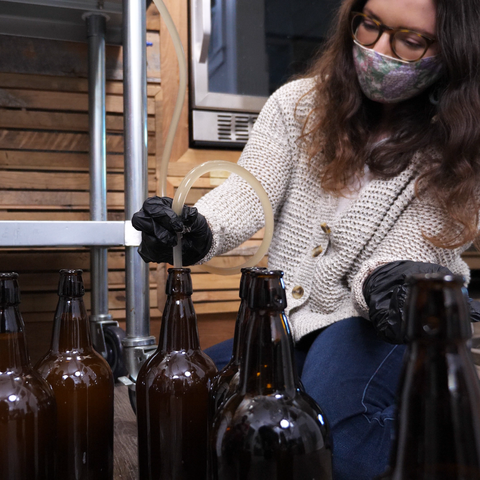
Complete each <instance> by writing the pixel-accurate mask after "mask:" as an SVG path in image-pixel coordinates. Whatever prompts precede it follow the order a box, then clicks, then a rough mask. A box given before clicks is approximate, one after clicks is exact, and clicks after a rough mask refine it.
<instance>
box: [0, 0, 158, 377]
mask: <svg viewBox="0 0 480 480" xmlns="http://www.w3.org/2000/svg"><path fill="white" fill-rule="evenodd" d="M1 3H2V8H1V9H0V34H7V35H18V36H25V37H34V38H48V39H56V40H67V41H83V42H88V64H89V78H88V84H89V130H90V221H18V222H16V221H0V247H32V248H34V247H77V246H83V247H90V251H91V278H92V296H91V298H92V305H91V325H92V334H93V340H94V345H95V347H96V349H97V350H98V351H99V352H101V353H102V354H103V355H104V356H106V344H105V336H104V328H105V327H108V326H112V325H113V326H115V325H116V326H118V323H117V322H115V321H113V320H112V317H111V315H109V313H108V267H107V250H108V247H112V246H125V259H126V260H125V277H126V279H125V288H126V337H125V338H124V339H123V341H122V343H123V346H124V360H125V364H126V367H127V370H128V374H129V376H130V377H131V378H132V379H133V380H134V381H135V380H136V378H137V374H138V371H139V369H140V366H141V365H142V363H143V361H144V360H145V358H146V357H147V356H148V355H149V354H150V353H151V352H152V350H153V349H154V348H155V345H154V343H155V338H154V337H153V336H151V335H150V319H149V310H150V308H149V279H148V273H149V272H148V265H147V264H145V263H144V262H143V261H142V260H141V258H140V256H139V255H138V253H137V250H138V246H139V245H140V240H141V236H140V233H139V232H137V231H136V230H135V229H134V228H133V227H132V225H131V222H130V221H129V220H126V221H124V222H119V221H115V222H113V221H107V201H106V198H107V187H106V124H105V123H106V113H105V83H106V75H105V43H106V42H107V43H111V44H120V43H122V44H123V82H124V138H125V142H124V143H125V152H124V155H125V157H124V159H125V218H126V219H130V218H131V217H132V215H133V214H134V213H135V212H136V211H138V210H139V209H140V208H141V206H142V203H143V201H144V199H145V198H146V197H147V195H148V190H147V175H148V170H147V128H146V125H147V75H146V2H145V1H139V0H123V2H122V0H3V1H2V2H1Z"/></svg>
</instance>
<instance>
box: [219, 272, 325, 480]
mask: <svg viewBox="0 0 480 480" xmlns="http://www.w3.org/2000/svg"><path fill="white" fill-rule="evenodd" d="M251 275H252V288H251V290H250V294H249V298H248V306H249V308H250V309H251V314H250V321H249V327H248V334H247V339H248V340H247V343H246V345H245V349H244V351H243V353H242V360H241V364H240V383H239V388H238V389H237V390H236V392H235V393H234V394H233V395H232V396H231V397H230V399H229V400H228V401H227V402H226V403H224V404H223V405H222V406H221V407H220V410H219V412H218V413H217V415H216V417H215V421H214V424H213V428H212V432H211V438H210V441H211V443H210V445H211V461H212V474H213V478H214V479H215V480H243V479H247V478H248V479H249V480H257V479H258V480H259V479H261V480H290V479H292V480H293V479H295V480H307V479H308V480H331V479H332V471H331V449H330V442H329V438H328V427H327V422H326V419H325V416H324V415H323V413H322V411H321V410H320V407H319V406H318V405H317V404H316V403H315V402H314V401H313V399H312V398H311V397H309V396H308V395H307V394H306V393H305V392H304V391H303V389H302V388H301V384H300V381H299V378H298V374H297V372H296V369H295V365H294V358H293V342H292V339H291V335H290V331H289V328H288V324H287V321H286V317H285V314H284V309H285V306H286V297H285V290H284V287H283V279H282V277H283V272H280V271H264V272H252V274H251Z"/></svg>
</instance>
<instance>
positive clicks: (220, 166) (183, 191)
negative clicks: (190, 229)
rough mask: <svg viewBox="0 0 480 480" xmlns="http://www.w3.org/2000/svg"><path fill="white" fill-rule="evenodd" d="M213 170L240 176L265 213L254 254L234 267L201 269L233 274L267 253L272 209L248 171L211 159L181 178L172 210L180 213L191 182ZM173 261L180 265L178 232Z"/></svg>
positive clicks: (180, 253)
mask: <svg viewBox="0 0 480 480" xmlns="http://www.w3.org/2000/svg"><path fill="white" fill-rule="evenodd" d="M215 170H221V171H227V172H230V173H235V174H237V175H239V176H240V177H242V178H243V179H244V180H246V181H247V183H249V184H250V186H251V187H252V188H253V189H254V190H255V193H256V194H257V195H258V198H259V199H260V203H261V204H262V207H263V212H264V215H265V233H264V235H263V241H262V243H261V244H260V247H259V248H258V250H257V251H256V253H255V254H254V255H252V256H251V257H250V258H249V259H248V260H247V261H246V262H244V263H243V264H241V265H238V266H236V267H226V268H223V267H215V266H213V265H208V263H207V264H204V265H202V267H203V269H204V270H206V271H207V272H210V273H216V274H218V275H234V274H236V273H240V270H241V269H242V268H244V267H253V266H254V265H256V264H257V263H258V262H259V261H260V260H261V259H262V258H263V257H264V255H265V254H266V253H267V251H268V247H269V246H270V242H271V240H272V236H273V210H272V205H271V203H270V200H269V199H268V195H267V192H265V189H264V188H263V187H262V184H261V183H260V182H259V181H258V180H257V179H256V178H255V177H254V176H253V175H252V174H251V173H250V172H249V171H248V170H245V169H244V168H243V167H241V166H240V165H237V164H236V163H231V162H227V161H225V160H211V161H209V162H205V163H202V164H201V165H199V166H198V167H196V168H194V169H193V170H190V172H189V173H188V174H187V175H186V176H185V178H184V179H183V180H182V183H181V184H180V186H179V187H178V189H177V191H176V193H175V197H174V198H173V204H172V208H173V211H174V212H175V213H176V214H177V215H180V214H181V213H182V209H183V205H184V203H185V199H186V198H187V195H188V192H189V191H190V188H191V187H192V185H193V183H194V182H195V181H196V180H197V179H198V178H200V177H201V176H202V175H204V174H205V173H208V172H212V171H215ZM173 263H174V265H175V267H181V266H182V236H181V234H178V243H177V245H176V246H175V247H174V248H173Z"/></svg>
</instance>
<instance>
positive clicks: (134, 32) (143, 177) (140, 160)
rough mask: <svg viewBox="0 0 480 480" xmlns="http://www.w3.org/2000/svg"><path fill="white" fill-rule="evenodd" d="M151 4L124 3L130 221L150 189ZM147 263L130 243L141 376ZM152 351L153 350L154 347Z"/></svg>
mask: <svg viewBox="0 0 480 480" xmlns="http://www.w3.org/2000/svg"><path fill="white" fill-rule="evenodd" d="M146 30H147V28H146V2H145V1H140V0H124V1H123V72H124V78H123V85H124V93H123V95H124V130H125V141H124V144H125V219H126V220H127V221H128V220H131V218H132V216H133V214H134V213H135V212H137V211H138V210H140V208H141V207H142V204H143V201H144V200H145V198H146V197H147V195H148V189H147V179H148V170H147V61H146ZM148 274H149V271H148V265H147V264H146V263H145V262H144V261H143V260H142V259H141V257H140V255H138V247H135V246H126V247H125V284H126V308H127V311H126V320H127V322H126V323H127V329H126V330H127V337H126V338H125V339H124V340H123V344H124V346H125V347H126V348H125V356H126V365H127V369H128V372H129V375H130V376H131V377H132V378H133V379H134V380H136V378H137V374H138V370H139V369H140V366H141V364H142V363H143V360H144V359H145V358H146V353H145V352H146V350H149V349H148V348H144V347H146V346H149V345H153V344H154V343H155V337H153V336H150V318H149V313H150V301H149V293H150V290H149V279H148ZM150 350H151V349H150Z"/></svg>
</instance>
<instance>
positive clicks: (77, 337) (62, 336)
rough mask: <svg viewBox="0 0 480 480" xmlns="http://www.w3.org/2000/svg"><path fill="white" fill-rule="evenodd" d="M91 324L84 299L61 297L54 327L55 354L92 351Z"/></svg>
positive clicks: (53, 345)
mask: <svg viewBox="0 0 480 480" xmlns="http://www.w3.org/2000/svg"><path fill="white" fill-rule="evenodd" d="M92 348H93V347H92V342H91V338H90V323H89V320H88V316H87V311H86V309H85V304H84V303H83V298H82V297H67V296H60V298H59V299H58V305H57V310H56V312H55V320H54V327H53V336H52V345H51V349H52V351H53V352H59V353H62V352H72V351H73V352H75V351H78V352H87V351H90V350H92Z"/></svg>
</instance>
